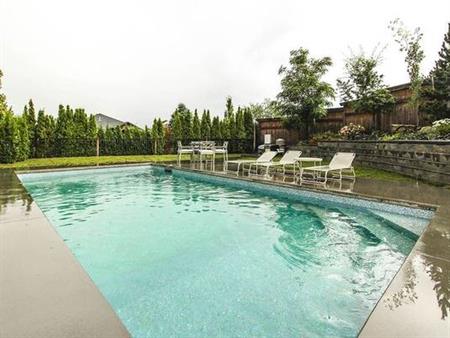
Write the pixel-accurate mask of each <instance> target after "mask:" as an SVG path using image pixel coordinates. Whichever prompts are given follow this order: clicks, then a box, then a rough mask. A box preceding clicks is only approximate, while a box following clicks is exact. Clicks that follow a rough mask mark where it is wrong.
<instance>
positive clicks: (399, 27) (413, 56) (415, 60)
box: [389, 18, 425, 111]
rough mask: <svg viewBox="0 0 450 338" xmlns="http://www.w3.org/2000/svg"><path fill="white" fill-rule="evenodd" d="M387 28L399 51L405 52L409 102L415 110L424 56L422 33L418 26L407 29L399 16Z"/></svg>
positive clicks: (418, 96)
mask: <svg viewBox="0 0 450 338" xmlns="http://www.w3.org/2000/svg"><path fill="white" fill-rule="evenodd" d="M389 28H390V29H391V30H392V32H393V34H394V40H395V42H397V43H398V44H399V46H400V52H402V53H405V62H406V65H407V71H408V75H409V80H410V82H411V85H410V90H411V97H410V100H409V104H410V105H411V107H412V108H413V109H415V110H416V111H417V110H418V108H419V104H420V91H421V86H422V76H421V74H420V64H421V63H422V61H423V59H424V58H425V53H424V51H423V48H422V46H421V40H422V37H423V33H421V32H420V28H419V27H417V28H416V29H414V31H412V32H411V31H409V30H408V29H407V28H406V27H405V25H404V23H403V22H402V21H401V20H400V19H399V18H397V19H395V20H393V21H391V22H390V24H389Z"/></svg>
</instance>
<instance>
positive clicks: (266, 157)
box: [226, 151, 277, 176]
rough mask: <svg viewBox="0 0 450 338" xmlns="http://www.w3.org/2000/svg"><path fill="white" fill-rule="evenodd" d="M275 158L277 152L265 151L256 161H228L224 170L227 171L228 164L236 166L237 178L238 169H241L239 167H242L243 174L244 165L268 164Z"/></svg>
mask: <svg viewBox="0 0 450 338" xmlns="http://www.w3.org/2000/svg"><path fill="white" fill-rule="evenodd" d="M275 156H277V152H276V151H266V152H264V153H263V154H262V155H261V156H260V157H258V158H257V159H256V160H237V161H228V162H227V168H226V170H227V171H228V164H230V163H233V164H237V170H236V175H237V176H239V169H240V168H241V165H242V172H244V169H245V168H244V166H245V165H246V164H252V163H270V162H271V161H272V160H273V158H274V157H275Z"/></svg>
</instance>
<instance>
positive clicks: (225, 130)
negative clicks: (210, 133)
mask: <svg viewBox="0 0 450 338" xmlns="http://www.w3.org/2000/svg"><path fill="white" fill-rule="evenodd" d="M220 135H221V136H222V138H223V139H224V140H229V139H230V129H229V126H228V120H227V119H225V118H224V119H222V121H220Z"/></svg>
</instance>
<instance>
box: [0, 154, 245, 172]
mask: <svg viewBox="0 0 450 338" xmlns="http://www.w3.org/2000/svg"><path fill="white" fill-rule="evenodd" d="M239 157H241V155H240V154H230V155H229V158H230V159H232V158H233V159H235V158H239ZM216 158H217V159H221V158H222V157H221V156H216ZM183 159H188V156H183ZM176 160H177V155H174V154H171V155H124V156H100V157H96V156H87V157H53V158H32V159H29V160H26V161H23V162H16V163H10V164H3V163H0V169H16V170H28V169H45V168H67V167H84V166H93V165H108V164H126V163H144V162H157V163H163V162H175V161H176Z"/></svg>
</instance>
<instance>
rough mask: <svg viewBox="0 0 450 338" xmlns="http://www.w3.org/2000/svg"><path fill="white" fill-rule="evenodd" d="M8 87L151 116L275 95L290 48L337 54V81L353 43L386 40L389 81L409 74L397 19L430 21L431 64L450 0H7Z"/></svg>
mask: <svg viewBox="0 0 450 338" xmlns="http://www.w3.org/2000/svg"><path fill="white" fill-rule="evenodd" d="M0 13H2V14H1V20H0V68H1V69H2V70H3V73H4V75H5V76H4V79H3V91H4V92H5V93H6V95H7V98H8V102H9V104H10V105H12V106H13V108H14V110H15V111H16V112H21V111H22V107H23V105H24V104H25V103H26V101H27V100H28V99H29V98H33V100H34V102H35V105H36V106H37V107H38V108H45V109H46V111H47V112H49V113H52V114H56V112H57V107H58V104H60V103H62V104H70V105H71V106H74V107H84V108H85V109H86V111H87V112H89V113H97V112H101V113H104V114H107V115H110V116H113V117H116V118H119V119H121V120H126V121H130V122H134V123H137V124H139V125H144V124H150V123H151V121H152V120H153V118H154V117H158V116H160V117H163V118H168V117H169V116H170V114H171V112H172V111H173V110H174V109H175V107H176V105H177V104H178V103H179V102H184V103H185V104H186V105H187V106H188V107H189V108H192V109H193V108H198V109H203V108H208V109H210V110H211V112H212V113H213V114H217V115H218V114H222V113H223V111H224V105H225V97H226V96H227V95H231V96H232V97H233V100H234V102H235V105H247V104H249V103H251V102H260V101H262V100H263V99H264V98H266V97H270V98H273V97H275V95H276V94H277V93H278V91H279V83H280V78H279V76H278V74H277V71H278V68H279V67H280V65H281V64H286V63H287V61H288V57H289V51H290V50H292V49H296V48H299V47H306V48H308V49H309V50H310V51H311V54H312V55H313V56H330V57H332V59H333V62H334V65H333V67H332V69H331V70H330V72H329V74H328V75H327V80H328V81H330V82H331V83H332V84H333V85H335V83H336V78H337V77H339V76H341V75H342V70H343V59H344V57H345V56H346V55H348V54H349V52H348V48H349V47H352V48H353V49H355V50H357V49H358V48H359V46H362V47H363V48H364V49H366V51H368V52H370V51H371V50H372V49H373V48H374V47H375V46H376V45H377V44H381V46H384V45H387V48H386V50H385V52H384V63H383V64H382V65H381V67H380V70H381V71H382V72H383V73H384V74H385V80H386V83H387V84H388V85H396V84H400V83H404V82H407V81H408V77H407V73H406V67H405V64H404V62H403V56H402V55H401V54H400V53H399V52H398V47H397V46H396V45H395V42H393V40H392V36H391V32H390V31H389V30H388V28H387V26H388V24H389V21H390V20H392V19H394V18H396V17H400V18H401V19H402V20H403V21H404V22H405V24H406V25H407V26H408V27H410V28H411V29H412V28H414V27H417V26H420V27H421V29H422V31H423V33H424V39H423V46H424V49H425V53H426V60H425V62H424V63H423V71H424V72H428V71H429V69H430V68H431V67H432V66H433V64H434V60H435V59H436V56H437V52H438V50H439V48H440V45H441V43H442V39H443V36H444V34H445V32H446V30H447V23H448V22H449V21H450V1H449V0H442V1H441V0H429V1H423V0H422V1H415V0H414V1H411V0H409V1H392V0H389V1H385V0H377V1H362V0H359V1H356V0H355V1H348V0H346V1H335V0H329V1H300V0H290V1H288V0H286V1H268V0H227V1H225V0H222V1H215V0H197V1H194V0H191V1H189V0H168V1H144V0H142V1H137V0H123V1H113V0H73V1H64V0H39V1H36V0H34V1H33V0H0Z"/></svg>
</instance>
